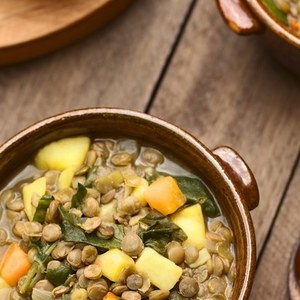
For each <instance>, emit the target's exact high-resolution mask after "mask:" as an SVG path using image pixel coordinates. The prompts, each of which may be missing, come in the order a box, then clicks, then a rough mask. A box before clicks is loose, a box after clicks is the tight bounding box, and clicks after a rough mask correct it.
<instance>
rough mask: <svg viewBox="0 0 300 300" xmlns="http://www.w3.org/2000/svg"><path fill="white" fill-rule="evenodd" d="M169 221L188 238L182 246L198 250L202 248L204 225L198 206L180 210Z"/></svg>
mask: <svg viewBox="0 0 300 300" xmlns="http://www.w3.org/2000/svg"><path fill="white" fill-rule="evenodd" d="M171 220H172V221H173V222H174V223H175V224H176V225H178V226H179V227H180V228H181V229H182V230H183V231H184V232H185V234H186V235H187V236H188V238H187V240H185V241H184V243H183V244H184V245H193V246H195V247H197V248H198V249H202V248H203V247H204V241H205V224H204V218H203V214H202V209H201V206H200V204H195V205H192V206H189V207H187V208H184V209H182V210H180V211H179V212H177V213H175V214H173V215H172V216H171Z"/></svg>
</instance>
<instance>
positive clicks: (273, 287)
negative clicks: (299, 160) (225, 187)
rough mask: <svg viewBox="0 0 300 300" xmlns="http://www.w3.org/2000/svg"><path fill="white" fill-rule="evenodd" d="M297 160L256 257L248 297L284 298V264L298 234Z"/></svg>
mask: <svg viewBox="0 0 300 300" xmlns="http://www.w3.org/2000/svg"><path fill="white" fill-rule="evenodd" d="M299 186H300V164H298V167H297V169H296V173H295V176H294V178H293V180H292V182H291V185H290V188H289V190H288V193H287V195H286V197H285V200H284V202H283V205H282V206H281V208H280V213H279V215H278V218H277V219H276V222H275V224H274V227H273V228H272V234H271V237H270V239H269V242H268V244H267V247H266V248H265V251H264V252H263V254H262V257H261V259H260V264H259V266H258V269H257V272H256V276H255V280H254V285H253V289H252V293H251V297H250V299H253V300H254V299H276V300H285V299H288V298H289V297H288V284H287V282H288V264H289V259H290V255H291V251H292V248H293V246H294V244H295V242H296V240H297V239H299V237H300V232H299V228H300V218H299V210H300V194H299Z"/></svg>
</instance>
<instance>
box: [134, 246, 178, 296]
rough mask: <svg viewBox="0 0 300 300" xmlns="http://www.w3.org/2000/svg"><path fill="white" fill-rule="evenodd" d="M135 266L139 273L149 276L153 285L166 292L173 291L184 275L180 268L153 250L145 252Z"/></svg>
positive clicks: (148, 249)
mask: <svg viewBox="0 0 300 300" xmlns="http://www.w3.org/2000/svg"><path fill="white" fill-rule="evenodd" d="M135 266H136V269H137V271H138V272H141V273H142V272H144V273H146V274H147V275H148V276H149V279H150V282H151V283H152V284H153V285H155V286H156V287H158V288H159V289H161V290H165V291H169V290H170V289H172V288H173V287H174V285H175V284H176V283H177V282H178V280H179V278H180V276H181V275H182V269H181V268H180V267H179V266H177V265H176V264H175V263H173V262H172V261H170V260H169V259H167V258H165V257H164V256H162V255H160V254H159V253H157V252H156V251H155V250H153V249H152V248H145V249H144V250H143V252H142V253H141V255H140V257H139V258H138V260H137V261H136V264H135Z"/></svg>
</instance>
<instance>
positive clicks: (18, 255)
mask: <svg viewBox="0 0 300 300" xmlns="http://www.w3.org/2000/svg"><path fill="white" fill-rule="evenodd" d="M30 267H31V264H30V261H29V258H28V255H27V254H26V253H25V252H24V251H23V250H22V249H21V247H20V246H19V245H18V244H11V245H10V246H9V247H8V249H7V250H6V252H5V254H4V256H3V258H2V260H1V263H0V273H1V277H2V278H3V279H4V280H5V281H6V282H7V283H8V284H9V285H11V286H16V285H17V283H18V280H19V279H20V278H21V277H22V276H24V275H25V274H26V273H27V272H28V270H29V269H30Z"/></svg>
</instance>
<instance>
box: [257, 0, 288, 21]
mask: <svg viewBox="0 0 300 300" xmlns="http://www.w3.org/2000/svg"><path fill="white" fill-rule="evenodd" d="M262 3H263V4H264V5H265V6H266V8H267V9H268V10H269V12H270V13H271V14H272V15H273V16H274V17H275V18H276V19H277V20H278V21H280V22H281V23H283V24H284V25H286V26H287V25H288V20H287V15H286V14H285V13H284V12H283V11H282V10H280V9H279V8H278V7H277V6H276V4H275V3H274V0H262Z"/></svg>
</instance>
